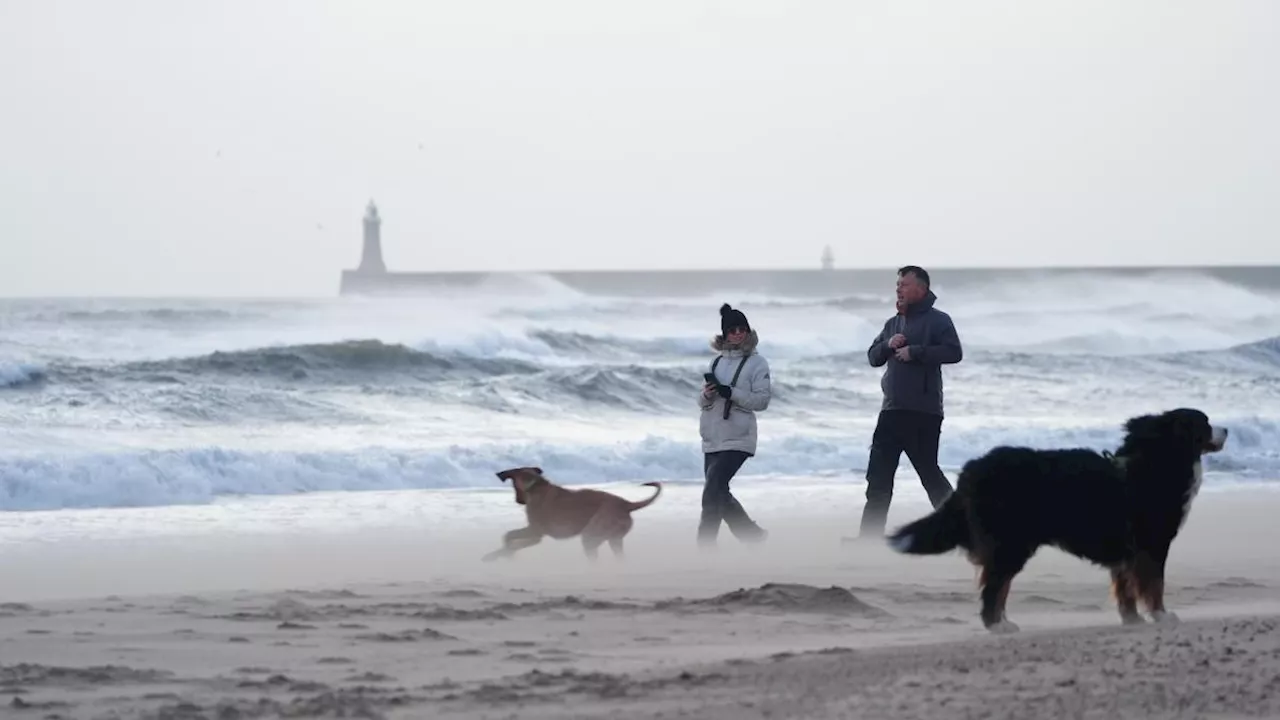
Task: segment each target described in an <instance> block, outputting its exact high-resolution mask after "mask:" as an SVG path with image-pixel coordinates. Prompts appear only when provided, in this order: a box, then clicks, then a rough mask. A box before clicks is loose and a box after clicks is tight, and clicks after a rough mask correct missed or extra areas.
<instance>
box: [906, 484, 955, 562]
mask: <svg viewBox="0 0 1280 720" xmlns="http://www.w3.org/2000/svg"><path fill="white" fill-rule="evenodd" d="M964 515H965V514H964V507H963V506H961V504H960V498H959V497H958V496H957V495H956V494H955V493H952V494H951V495H950V496H949V497H948V498H947V499H946V500H944V501H943V502H942V504H941V505H939V506H938V508H937V509H936V510H934V511H933V512H931V513H929V514H928V515H926V516H924V517H922V518H920V519H919V520H916V521H914V522H911V523H907V524H906V525H904V526H903V527H901V528H899V529H898V531H897V532H895V533H893V534H892V535H890V536H889V537H888V538H887V540H888V542H889V547H891V548H893V549H894V550H897V551H898V552H900V553H905V554H907V555H941V554H942V553H944V552H947V551H950V550H955V549H956V548H957V547H959V546H960V544H961V543H962V542H964V541H965V540H966V537H965V536H966V535H967V534H968V532H969V527H968V525H967V524H966V523H965V516H964Z"/></svg>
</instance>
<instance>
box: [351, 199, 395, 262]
mask: <svg viewBox="0 0 1280 720" xmlns="http://www.w3.org/2000/svg"><path fill="white" fill-rule="evenodd" d="M386 271H387V264H386V263H385V262H383V261H382V218H381V217H379V216H378V206H377V205H374V204H373V201H372V200H370V201H369V205H368V207H366V208H365V210H364V250H363V252H362V253H361V254H360V267H359V268H357V269H356V272H359V273H385V272H386Z"/></svg>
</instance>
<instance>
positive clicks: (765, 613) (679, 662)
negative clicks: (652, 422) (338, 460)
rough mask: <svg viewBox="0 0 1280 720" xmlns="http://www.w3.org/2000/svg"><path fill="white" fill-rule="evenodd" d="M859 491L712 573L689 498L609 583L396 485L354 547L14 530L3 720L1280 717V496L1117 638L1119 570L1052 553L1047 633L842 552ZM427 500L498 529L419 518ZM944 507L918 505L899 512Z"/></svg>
mask: <svg viewBox="0 0 1280 720" xmlns="http://www.w3.org/2000/svg"><path fill="white" fill-rule="evenodd" d="M903 484H904V486H906V485H908V483H906V482H904V483H903ZM860 490H861V486H860V485H856V484H836V483H826V484H824V483H797V484H794V486H789V485H786V484H780V485H779V484H775V485H768V484H764V483H760V484H751V485H744V487H743V489H742V490H741V491H740V497H742V499H743V502H744V504H746V505H747V506H748V508H750V509H753V511H755V512H756V514H757V515H758V516H760V518H761V520H762V522H763V523H765V524H766V525H767V526H768V527H769V529H770V530H771V533H772V534H771V538H770V541H769V543H768V544H767V545H765V546H764V547H760V548H754V547H752V548H748V547H743V546H740V545H738V544H737V543H736V542H734V541H733V540H732V539H731V538H730V537H729V536H728V534H727V533H724V534H723V535H722V543H721V549H720V550H719V551H717V552H714V553H699V552H697V551H696V550H695V547H694V544H693V538H692V528H693V527H694V525H695V524H696V523H695V520H694V518H695V517H696V506H697V503H696V496H697V489H696V488H693V487H689V486H670V487H668V488H667V492H666V493H665V494H664V496H663V498H662V499H661V501H660V502H659V503H658V504H656V505H655V506H653V507H652V508H651V509H650V510H651V511H652V512H649V511H644V512H642V513H638V514H637V518H636V520H637V522H636V529H635V531H634V532H633V534H632V536H631V537H630V538H629V547H628V557H627V558H626V560H625V561H624V562H618V561H616V560H615V559H614V558H612V557H611V556H610V555H609V554H608V553H605V554H604V555H602V557H601V559H600V561H599V562H598V563H596V564H594V565H593V564H591V563H590V562H588V561H587V560H585V559H584V558H583V557H582V554H581V551H580V548H579V546H578V545H577V544H576V543H573V542H561V543H555V542H547V543H544V544H543V545H541V546H539V547H536V548H533V549H530V550H529V551H526V552H525V553H523V554H522V555H521V556H518V557H517V558H516V559H515V560H512V561H508V562H497V563H489V564H485V563H481V562H479V560H478V558H479V557H480V555H482V554H483V553H484V552H486V551H488V550H490V549H492V548H493V547H494V546H495V543H496V542H497V538H498V535H499V534H500V533H501V532H502V531H503V530H505V529H509V528H512V527H516V526H518V525H519V524H520V520H521V517H522V515H521V513H520V512H519V511H518V509H516V508H515V506H512V505H509V504H508V503H509V502H510V501H509V498H508V497H506V496H505V495H503V494H501V493H498V492H496V491H495V492H486V493H470V494H466V493H463V494H462V495H459V494H457V493H454V494H452V495H451V494H450V493H451V491H432V492H425V493H422V492H419V493H412V494H404V495H391V496H388V497H386V498H383V500H381V501H379V502H381V503H382V504H381V505H380V507H383V508H388V510H387V511H386V521H385V522H384V523H382V524H381V525H378V524H377V523H374V522H372V521H371V522H370V523H368V524H364V525H356V526H351V527H345V528H339V529H331V530H329V531H321V530H316V529H315V528H310V527H307V526H305V525H303V526H299V527H294V528H292V529H288V530H282V531H278V532H261V531H257V530H253V531H240V532H229V531H217V532H213V531H210V532H197V531H196V530H193V529H191V527H194V525H191V526H189V525H185V524H183V522H180V521H179V520H176V519H175V520H173V521H172V522H173V523H174V524H173V526H172V527H173V528H175V529H173V530H168V531H166V530H165V529H164V527H161V526H159V525H152V526H146V527H148V528H149V529H147V530H146V531H145V532H141V533H140V534H139V533H135V534H133V535H130V534H127V533H125V534H120V533H117V534H115V535H110V534H108V533H105V531H102V537H100V538H99V539H97V540H95V541H92V542H90V541H85V540H83V539H75V535H74V534H73V533H67V534H66V537H58V536H56V534H55V533H53V532H52V531H51V528H52V527H54V526H55V525H57V523H56V522H54V520H53V519H52V518H53V517H54V516H52V515H51V516H46V517H45V518H44V519H41V520H40V521H39V522H38V523H36V522H35V521H32V520H31V519H30V518H32V517H34V516H27V518H28V519H27V520H26V521H25V523H26V524H22V525H20V524H19V523H17V522H16V521H14V520H7V521H6V523H7V524H6V525H5V530H4V533H3V534H0V538H3V539H4V540H5V543H4V544H3V545H0V577H3V584H2V585H0V711H2V712H3V714H4V716H5V717H15V718H28V717H29V718H98V717H103V718H107V717H110V718H183V719H186V718H191V719H194V718H210V719H214V718H217V719H219V720H225V719H229V718H274V717H363V718H425V717H432V718H435V717H468V718H507V717H521V718H568V717H610V718H659V717H663V718H669V717H699V718H735V719H741V718H837V717H840V718H844V717H848V718H864V717H865V718H934V717H937V718H943V717H946V718H966V717H975V718H976V717H984V718H1006V717H1007V718H1019V717H1028V718H1029V717H1037V718H1039V717H1072V718H1078V717H1097V718H1117V717H1135V718H1136V717H1159V718H1173V717H1215V718H1229V717H1230V718H1236V717H1280V632H1278V630H1280V597H1278V596H1277V593H1276V587H1277V586H1278V585H1280V553H1277V552H1276V551H1275V547H1276V546H1277V541H1278V540H1280V529H1277V525H1276V523H1275V522H1274V518H1275V517H1276V516H1277V515H1278V514H1280V494H1278V493H1275V492H1271V491H1266V490H1222V491H1214V492H1207V493H1205V494H1203V495H1202V496H1201V498H1200V499H1199V500H1198V502H1197V504H1196V506H1195V508H1194V510H1193V514H1192V516H1191V519H1190V520H1189V521H1188V523H1187V526H1186V527H1185V529H1184V531H1183V535H1182V536H1181V537H1180V538H1179V539H1178V541H1177V542H1176V544H1175V546H1174V550H1173V553H1172V558H1171V561H1170V568H1169V590H1168V603H1169V606H1170V608H1171V609H1173V610H1174V611H1175V612H1176V613H1177V614H1178V615H1179V616H1180V617H1181V622H1180V623H1179V624H1177V625H1170V626H1156V625H1153V624H1147V625H1145V626H1141V627H1130V628H1122V627H1120V625H1119V623H1118V620H1117V617H1116V613H1115V609H1114V607H1113V606H1112V604H1111V602H1110V599H1109V597H1108V586H1107V580H1106V575H1105V573H1104V572H1103V571H1101V570H1100V569H1098V568H1095V567H1092V566H1090V565H1087V564H1085V563H1083V562H1081V561H1078V560H1075V559H1073V558H1070V557H1068V556H1065V555H1063V554H1062V553H1060V552H1058V551H1055V550H1048V549H1046V550H1042V551H1041V553H1040V554H1039V555H1038V556H1037V557H1036V558H1034V559H1033V561H1032V563H1031V564H1030V566H1029V567H1028V569H1027V571H1026V572H1024V574H1023V575H1022V576H1020V577H1019V579H1018V581H1017V582H1016V584H1015V586H1014V592H1013V595H1012V596H1011V600H1010V616H1011V618H1012V619H1014V620H1015V621H1016V622H1018V623H1019V624H1020V625H1021V626H1022V632H1021V633H1019V634H1016V635H1011V636H1001V637H995V636H991V635H988V634H987V633H986V632H985V631H984V630H983V629H982V627H981V625H980V623H979V622H978V619H977V608H978V606H977V598H976V594H975V591H974V572H973V570H972V568H971V567H970V566H969V565H968V564H967V563H966V562H965V561H964V560H963V559H962V558H961V557H959V556H958V555H948V556H942V557H937V558H907V557H903V556H898V555H894V554H892V553H891V552H890V551H889V550H888V549H887V548H884V547H882V546H880V545H879V544H871V545H842V544H841V543H840V537H841V536H842V535H845V534H848V533H849V532H850V530H851V528H853V527H855V526H856V514H857V512H859V511H860V509H861V502H860V497H859V493H860ZM646 491H647V489H645V488H639V487H622V488H617V492H619V493H620V494H624V495H627V496H628V497H636V498H639V497H643V496H644V495H645V494H646ZM459 497H461V498H462V499H459ZM294 502H305V501H294ZM352 502H354V503H355V504H358V503H359V502H360V501H358V500H357V501H352ZM365 502H371V501H369V500H368V499H367V498H366V500H365ZM414 502H416V503H422V504H423V505H422V506H423V507H438V506H440V505H441V504H447V503H450V502H452V503H458V507H459V508H461V507H463V506H468V507H469V506H475V512H474V513H472V514H468V513H467V512H463V511H461V510H458V511H456V512H451V513H448V514H447V515H448V516H447V517H441V518H437V519H435V520H433V521H431V522H422V523H420V524H418V525H415V523H414V521H413V520H412V518H413V517H415V516H416V515H417V514H418V512H417V511H416V510H415V509H413V508H414V507H415V506H413V505H412V503H414ZM406 507H408V508H409V509H408V510H406V509H405V508H406ZM390 508H398V511H392V510H390ZM757 508H758V510H757ZM359 510H360V508H358V507H357V508H354V509H353V510H352V512H355V513H357V514H358V511H359ZM923 510H924V504H923V500H922V498H921V497H920V494H919V493H918V489H917V488H910V487H905V488H904V490H903V491H902V497H901V500H900V501H899V502H898V503H897V504H896V505H895V506H894V512H893V514H892V516H891V518H890V522H891V524H892V523H896V522H902V521H905V520H907V519H909V518H911V517H914V516H916V515H917V514H919V513H920V512H922V511H923ZM128 512H134V514H135V517H134V521H133V522H135V523H138V526H139V527H143V526H145V524H144V523H141V521H142V520H146V519H147V518H148V517H149V516H147V515H146V513H148V512H153V513H154V514H155V516H156V517H164V513H170V517H173V516H172V513H173V512H174V511H173V510H171V509H170V510H155V511H136V512H135V511H128ZM193 512H200V511H193ZM203 512H213V511H211V510H206V511H203ZM240 512H243V513H245V514H246V515H252V513H253V512H255V511H253V510H251V509H245V508H241V509H240ZM68 517H69V516H68ZM83 517H88V516H83ZM83 517H81V518H80V519H75V518H72V519H69V520H65V522H68V523H72V524H74V523H77V522H88V521H87V520H84V519H83ZM93 517H94V518H101V517H103V515H95V516H93ZM93 522H95V523H96V522H100V520H98V519H95V520H93ZM33 523H35V524H33ZM41 523H43V524H41ZM41 536H43V537H44V539H43V540H41V539H39V538H40V537H41Z"/></svg>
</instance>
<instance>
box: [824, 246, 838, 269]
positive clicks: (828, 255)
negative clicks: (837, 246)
mask: <svg viewBox="0 0 1280 720" xmlns="http://www.w3.org/2000/svg"><path fill="white" fill-rule="evenodd" d="M835 266H836V256H835V253H833V252H831V246H830V245H828V246H826V247H824V248H822V269H823V270H830V269H832V268H834V267H835Z"/></svg>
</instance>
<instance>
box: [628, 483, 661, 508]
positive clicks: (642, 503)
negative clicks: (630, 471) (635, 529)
mask: <svg viewBox="0 0 1280 720" xmlns="http://www.w3.org/2000/svg"><path fill="white" fill-rule="evenodd" d="M644 484H645V486H646V487H652V488H658V489H657V490H655V491H654V492H653V495H652V496H651V497H648V498H645V499H644V500H639V501H636V502H633V503H631V504H630V505H628V506H627V511H628V512H631V511H635V510H639V509H640V508H645V507H649V506H650V505H652V504H653V501H654V500H657V499H658V496H659V495H661V494H662V483H660V482H647V483H644Z"/></svg>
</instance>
